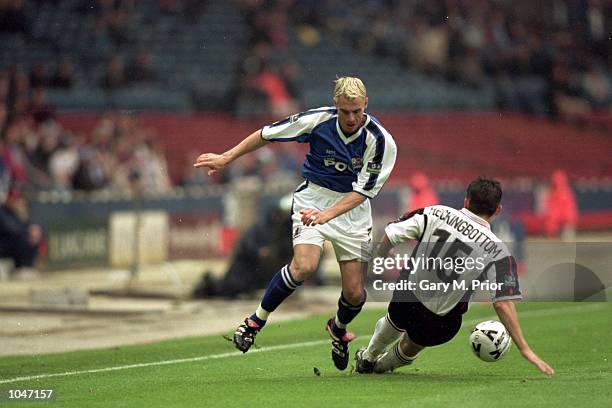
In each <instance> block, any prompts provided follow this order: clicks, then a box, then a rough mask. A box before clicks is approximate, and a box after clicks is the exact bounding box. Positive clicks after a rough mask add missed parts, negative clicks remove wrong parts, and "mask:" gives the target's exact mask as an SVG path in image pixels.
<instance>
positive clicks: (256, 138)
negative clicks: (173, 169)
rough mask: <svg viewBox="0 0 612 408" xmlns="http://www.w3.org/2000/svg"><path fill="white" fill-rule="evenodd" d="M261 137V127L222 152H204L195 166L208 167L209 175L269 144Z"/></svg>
mask: <svg viewBox="0 0 612 408" xmlns="http://www.w3.org/2000/svg"><path fill="white" fill-rule="evenodd" d="M268 143H269V142H268V141H267V140H264V139H263V138H262V137H261V129H259V130H256V131H255V132H253V133H251V134H250V135H249V136H247V137H246V138H245V139H244V140H243V141H242V142H240V143H239V144H238V145H236V146H234V147H233V148H231V149H230V150H228V151H227V152H225V153H222V154H215V153H203V154H201V155H199V156H198V158H197V160H196V162H195V163H194V164H193V167H208V175H209V176H210V175H212V174H213V173H215V172H217V171H219V170H221V169H223V168H224V167H225V166H227V165H228V164H230V163H231V162H233V161H234V160H236V159H237V158H239V157H240V156H242V155H243V154H247V153H250V152H252V151H254V150H257V149H259V148H260V147H262V146H264V145H266V144H268Z"/></svg>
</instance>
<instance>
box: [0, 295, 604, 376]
mask: <svg viewBox="0 0 612 408" xmlns="http://www.w3.org/2000/svg"><path fill="white" fill-rule="evenodd" d="M599 309H603V305H602V304H601V303H590V304H588V305H581V306H570V307H562V308H558V309H544V310H534V311H532V312H525V313H522V314H520V315H519V318H522V317H524V318H532V317H542V316H553V315H558V314H561V313H572V312H578V311H579V312H581V313H583V312H586V311H595V310H599ZM496 318H497V316H495V315H492V316H488V317H487V316H484V317H479V318H478V319H471V320H464V321H463V324H462V326H465V325H472V324H476V323H478V322H480V321H483V320H491V319H496ZM371 336H372V335H371V334H368V335H366V336H360V337H361V338H363V339H368V338H370V337H371ZM327 343H329V340H328V339H326V340H314V341H306V342H302V343H289V344H280V345H278V346H269V347H262V348H256V349H253V350H251V351H250V352H249V354H253V353H265V352H269V351H278V350H287V349H293V348H302V347H312V346H318V345H321V344H327ZM242 354H243V353H241V352H239V351H231V352H227V353H219V354H210V355H207V356H199V357H191V358H180V359H175V360H162V361H153V362H150V363H140V364H128V365H123V366H115V367H105V368H96V369H92V370H78V371H66V372H63V373H49V374H39V375H31V376H23V377H15V378H8V379H6V380H0V384H11V383H15V382H20V381H32V380H41V379H45V378H54V377H69V376H74V375H81V374H97V373H106V372H110V371H121V370H129V369H132V368H143V367H156V366H163V365H172V364H184V363H194V362H198V361H206V360H217V359H220V358H228V357H237V356H241V355H242Z"/></svg>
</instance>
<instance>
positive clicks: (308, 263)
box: [234, 244, 321, 353]
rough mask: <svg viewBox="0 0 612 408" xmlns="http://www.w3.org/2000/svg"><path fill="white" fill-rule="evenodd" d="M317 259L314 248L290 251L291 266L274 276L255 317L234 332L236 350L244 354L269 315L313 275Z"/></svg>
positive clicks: (304, 246)
mask: <svg viewBox="0 0 612 408" xmlns="http://www.w3.org/2000/svg"><path fill="white" fill-rule="evenodd" d="M320 258H321V248H320V247H319V246H317V245H311V244H299V245H296V246H294V247H293V259H292V260H291V263H290V264H289V265H285V266H283V268H282V269H281V270H280V271H278V272H277V273H276V275H274V277H273V278H272V280H271V281H270V283H269V284H268V288H267V289H266V293H265V294H264V297H263V299H262V301H261V303H260V304H259V307H257V310H256V311H255V313H253V314H252V315H251V316H249V317H247V318H246V319H245V320H244V323H242V324H241V325H240V326H238V328H237V329H236V331H235V332H234V345H235V346H236V348H237V349H238V350H240V351H242V352H243V353H246V352H247V351H248V350H249V348H251V346H252V345H253V343H254V342H255V336H257V333H259V331H260V330H261V329H262V328H263V327H264V325H265V324H266V321H267V320H268V316H269V315H270V313H272V312H273V311H274V310H276V308H277V307H278V306H279V305H280V304H281V303H282V302H283V301H284V300H285V299H287V298H288V297H289V295H291V294H292V293H293V292H294V291H295V290H296V289H297V288H298V287H299V286H300V285H301V284H302V282H303V281H304V280H306V279H308V278H309V277H311V276H312V275H313V274H314V273H315V272H316V270H317V267H318V265H319V259H320Z"/></svg>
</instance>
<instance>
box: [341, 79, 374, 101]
mask: <svg viewBox="0 0 612 408" xmlns="http://www.w3.org/2000/svg"><path fill="white" fill-rule="evenodd" d="M334 83H335V84H336V86H335V88H334V98H339V97H341V96H344V97H345V98H346V99H348V100H353V99H355V98H359V97H362V98H366V97H367V96H368V94H367V92H366V87H365V85H364V84H363V81H362V80H361V79H359V78H356V77H340V78H338V79H336V80H335V81H334Z"/></svg>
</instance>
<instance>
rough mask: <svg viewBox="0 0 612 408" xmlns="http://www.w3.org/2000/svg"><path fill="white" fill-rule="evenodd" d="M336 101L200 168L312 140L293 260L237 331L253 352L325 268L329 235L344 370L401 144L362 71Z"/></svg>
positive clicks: (335, 349)
mask: <svg viewBox="0 0 612 408" xmlns="http://www.w3.org/2000/svg"><path fill="white" fill-rule="evenodd" d="M333 104H334V106H330V107H321V108H317V109H312V110H309V111H306V112H302V113H297V114H295V115H292V116H290V117H288V118H286V119H284V120H280V121H278V122H275V123H272V124H271V125H268V126H264V127H263V128H262V129H259V130H256V131H255V132H253V133H252V134H251V135H249V136H248V137H247V138H245V139H244V140H243V141H242V142H240V143H239V144H238V145H237V146H235V147H233V148H232V149H230V150H228V151H227V152H225V153H223V154H214V153H204V154H202V155H200V156H199V157H198V158H197V161H196V163H195V164H194V166H195V167H207V168H208V169H209V170H208V174H209V175H210V174H212V173H214V172H216V171H219V170H221V169H223V168H224V167H225V166H227V165H229V164H230V163H231V162H233V161H234V160H236V159H237V158H238V157H240V156H242V155H244V154H246V153H249V152H252V151H254V150H256V149H258V148H260V147H262V146H264V145H265V144H267V143H269V142H298V143H308V144H309V147H310V150H309V152H308V154H307V155H306V158H305V161H304V165H303V167H302V176H303V178H304V182H303V183H301V184H300V185H299V186H298V188H297V189H296V190H295V193H294V195H293V215H292V219H293V259H292V260H291V262H290V263H289V264H288V265H285V266H284V267H283V268H281V270H279V271H278V272H277V273H276V275H275V276H274V277H273V278H272V280H271V281H270V283H269V285H268V288H267V290H266V292H265V294H264V296H263V299H262V301H261V303H260V304H259V306H258V307H257V310H256V311H255V313H253V314H252V315H251V316H249V317H247V318H246V319H245V321H244V323H243V324H241V325H240V326H238V328H237V329H236V332H235V333H234V345H235V346H236V348H238V349H239V350H241V351H242V352H245V353H246V352H247V351H248V350H249V348H250V347H251V346H252V345H253V342H254V340H255V336H256V335H257V333H258V332H259V331H260V330H261V329H262V328H263V327H264V325H265V324H266V322H267V320H268V317H269V315H270V313H272V312H273V311H274V310H275V309H276V308H277V307H278V306H279V305H280V304H281V303H282V302H283V301H284V300H285V299H286V298H287V297H288V296H289V295H291V294H292V293H293V292H294V291H295V290H296V289H297V288H298V287H299V286H300V285H301V284H302V282H304V280H306V279H308V278H310V277H311V276H313V275H314V273H315V272H316V270H317V267H318V264H319V260H320V259H321V253H322V250H323V243H324V241H326V240H327V241H330V242H331V243H332V245H333V247H334V251H335V253H336V259H337V261H338V264H339V266H340V274H341V278H342V293H341V294H340V298H339V299H338V311H337V313H336V315H335V316H334V317H332V318H330V319H329V320H328V322H327V326H326V329H327V331H328V332H329V334H330V336H331V338H332V353H331V355H332V359H333V361H334V364H335V365H336V367H337V368H338V369H340V370H344V369H345V368H346V367H347V365H348V359H349V351H348V343H349V342H350V341H351V340H353V339H354V338H355V336H354V334H353V333H351V332H349V331H348V330H347V325H348V324H349V323H350V322H351V321H352V320H353V319H354V318H355V317H356V316H357V314H358V313H359V312H360V311H361V308H362V307H363V304H364V303H365V300H366V292H365V289H364V281H363V277H364V275H365V271H366V266H367V263H368V261H369V260H370V259H371V248H370V244H371V241H372V240H371V231H372V214H371V209H370V199H371V198H374V197H375V196H376V195H377V194H378V192H379V191H380V190H381V188H382V187H383V185H384V183H385V181H386V180H387V178H388V177H389V175H390V174H391V171H392V169H393V166H394V164H395V159H396V146H395V142H394V141H393V138H392V137H391V134H389V132H387V130H386V129H385V128H383V127H382V125H381V124H380V122H379V121H378V120H376V119H375V118H373V117H372V116H370V115H368V114H367V113H365V110H366V108H367V106H368V96H367V91H366V87H365V85H364V84H363V82H362V81H361V79H359V78H354V77H341V78H338V79H337V80H336V81H335V87H334V97H333Z"/></svg>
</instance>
